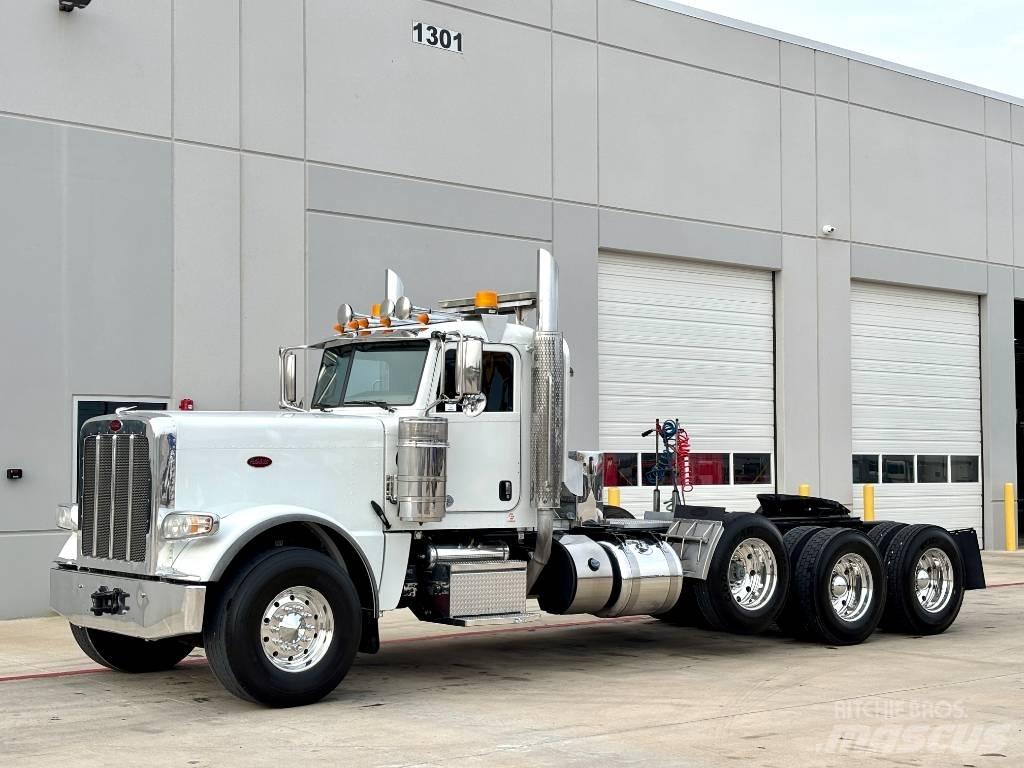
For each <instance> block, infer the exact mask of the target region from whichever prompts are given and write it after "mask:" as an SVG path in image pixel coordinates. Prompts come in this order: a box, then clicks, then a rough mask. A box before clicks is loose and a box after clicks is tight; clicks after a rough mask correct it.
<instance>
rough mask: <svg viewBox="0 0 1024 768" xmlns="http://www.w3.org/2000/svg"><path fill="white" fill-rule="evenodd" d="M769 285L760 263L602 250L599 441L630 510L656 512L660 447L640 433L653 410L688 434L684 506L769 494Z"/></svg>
mask: <svg viewBox="0 0 1024 768" xmlns="http://www.w3.org/2000/svg"><path fill="white" fill-rule="evenodd" d="M773 286H774V282H773V276H772V273H771V272H768V271H763V270H755V269H744V268H738V267H727V266H720V265H715V264H705V263H699V262H692V261H683V260H679V259H666V258H659V257H650V256H635V255H628V254H619V253H602V254H601V255H600V257H599V262H598V333H599V341H598V351H599V365H600V374H599V390H600V391H599V407H600V443H601V449H602V450H603V451H605V452H606V453H608V454H610V455H609V456H608V457H607V458H606V461H607V462H608V463H607V464H606V466H605V485H606V486H608V485H617V486H618V487H619V488H620V493H621V499H622V506H624V507H625V508H626V509H628V510H630V511H631V512H633V513H634V514H637V513H641V512H644V511H646V510H648V509H650V508H651V497H652V493H651V492H652V491H653V490H654V483H655V481H656V480H659V477H658V475H659V471H658V468H657V467H658V465H657V455H656V448H655V442H654V437H653V436H650V437H646V438H644V437H641V433H642V432H644V431H645V430H648V429H651V428H652V427H653V426H654V420H655V419H656V418H657V419H663V420H664V419H678V420H679V422H680V423H681V425H682V426H683V427H684V428H685V429H686V431H687V432H688V433H689V436H690V445H691V448H690V450H691V459H690V469H691V483H692V485H693V489H692V491H690V492H689V493H687V495H686V501H687V503H690V504H707V505H716V506H727V507H729V508H730V509H735V510H742V511H753V510H755V509H756V508H757V498H756V496H757V494H758V493H771V492H774V491H775V351H774V347H775V343H774V292H773ZM661 487H662V498H663V500H664V501H668V498H669V493H670V492H669V490H668V487H669V486H668V484H667V483H666V482H665V480H664V479H663V478H662V479H661Z"/></svg>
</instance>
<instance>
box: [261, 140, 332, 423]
mask: <svg viewBox="0 0 1024 768" xmlns="http://www.w3.org/2000/svg"><path fill="white" fill-rule="evenodd" d="M304 184H305V174H304V171H303V164H302V163H300V162H297V161H292V160H282V159H279V158H275V157H261V156H258V155H243V156H242V230H241V238H242V240H241V246H242V265H241V284H242V288H241V312H242V325H241V344H242V346H241V368H242V372H241V388H242V391H241V400H242V408H245V409H249V410H258V409H264V410H272V409H276V408H277V396H278V388H277V387H278V371H277V349H278V347H283V346H287V345H289V344H300V343H302V342H303V341H305V340H306V330H305V328H306V323H305V317H306V244H305V240H306V214H305V210H304V207H303V202H302V201H303V194H304V189H303V188H304ZM318 330H319V331H320V333H319V334H317V337H320V336H326V335H327V334H328V333H329V332H330V328H320V329H318ZM300 376H301V367H300ZM300 391H302V390H301V382H300Z"/></svg>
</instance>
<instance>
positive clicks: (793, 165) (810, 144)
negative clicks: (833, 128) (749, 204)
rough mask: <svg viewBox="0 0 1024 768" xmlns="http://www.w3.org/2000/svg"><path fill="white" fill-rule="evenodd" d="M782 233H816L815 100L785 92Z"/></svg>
mask: <svg viewBox="0 0 1024 768" xmlns="http://www.w3.org/2000/svg"><path fill="white" fill-rule="evenodd" d="M781 96H782V164H781V168H782V230H783V231H784V232H793V233H796V234H801V235H814V234H816V232H817V229H818V226H817V217H818V200H817V194H818V179H817V168H816V167H815V161H816V158H815V114H814V112H815V108H814V97H813V96H808V95H806V94H802V93H793V92H791V91H782V94H781Z"/></svg>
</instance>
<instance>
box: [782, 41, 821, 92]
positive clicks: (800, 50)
mask: <svg viewBox="0 0 1024 768" xmlns="http://www.w3.org/2000/svg"><path fill="white" fill-rule="evenodd" d="M779 55H780V56H781V62H780V65H779V73H780V81H781V83H782V87H783V88H792V89H794V90H797V91H804V92H806V93H814V50H813V49H811V48H804V47H803V46H802V45H793V43H786V42H782V43H779Z"/></svg>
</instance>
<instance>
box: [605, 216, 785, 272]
mask: <svg viewBox="0 0 1024 768" xmlns="http://www.w3.org/2000/svg"><path fill="white" fill-rule="evenodd" d="M600 223H601V226H600V236H601V241H600V245H601V249H602V250H609V251H622V252H623V253H646V254H650V255H656V256H676V257H678V258H681V259H697V260H700V261H717V262H722V263H725V264H737V265H740V266H747V267H760V268H762V269H779V268H780V267H781V266H782V236H781V235H779V234H776V233H773V232H757V231H754V230H749V229H737V228H734V227H723V226H719V225H717V224H705V223H703V222H696V221H683V220H680V219H668V218H665V217H663V216H651V215H649V214H644V213H633V212H630V211H611V210H608V209H606V208H602V209H600Z"/></svg>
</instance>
